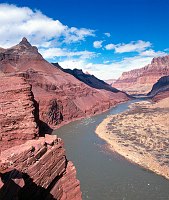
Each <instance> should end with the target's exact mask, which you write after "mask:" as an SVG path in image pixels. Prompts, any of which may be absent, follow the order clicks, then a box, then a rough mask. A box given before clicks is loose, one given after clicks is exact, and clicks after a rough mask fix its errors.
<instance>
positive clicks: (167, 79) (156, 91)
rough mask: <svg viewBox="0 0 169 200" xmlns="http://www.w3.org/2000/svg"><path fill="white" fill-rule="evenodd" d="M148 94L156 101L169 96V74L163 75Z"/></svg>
mask: <svg viewBox="0 0 169 200" xmlns="http://www.w3.org/2000/svg"><path fill="white" fill-rule="evenodd" d="M148 96H149V97H151V98H152V100H153V101H155V102H157V101H160V100H162V99H164V98H167V97H169V76H163V77H161V78H160V79H159V80H158V81H157V82H156V83H155V84H154V85H153V87H152V90H151V91H150V92H149V93H148Z"/></svg>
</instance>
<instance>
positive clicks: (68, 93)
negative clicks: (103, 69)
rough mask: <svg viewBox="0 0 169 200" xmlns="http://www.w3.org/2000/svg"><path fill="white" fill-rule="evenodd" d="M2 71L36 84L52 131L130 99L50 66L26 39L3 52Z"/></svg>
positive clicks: (42, 114)
mask: <svg viewBox="0 0 169 200" xmlns="http://www.w3.org/2000/svg"><path fill="white" fill-rule="evenodd" d="M0 72H1V73H2V74H10V75H15V76H20V77H24V78H25V79H26V81H27V83H29V84H31V85H32V91H33V94H34V97H35V100H36V101H37V103H38V104H39V114H40V120H41V121H43V122H44V123H46V124H47V125H49V126H50V127H51V128H52V127H53V128H55V127H56V125H58V124H60V123H62V122H69V121H72V120H75V119H77V118H81V117H86V116H89V115H93V114H96V113H99V112H102V111H105V110H106V109H109V108H110V107H111V106H114V105H116V104H117V103H120V102H124V101H127V100H128V99H129V97H128V96H127V95H126V94H125V93H122V92H120V91H117V90H116V91H115V92H113V91H107V90H105V89H96V88H93V87H90V86H89V85H87V84H85V83H84V82H82V81H80V80H78V79H77V78H75V77H74V76H73V75H71V74H68V73H65V72H64V71H62V70H61V69H59V68H57V67H55V66H54V65H52V64H50V63H48V62H47V61H46V60H45V59H43V57H42V56H41V55H40V54H39V52H38V50H37V48H36V47H34V46H31V44H30V43H29V42H28V41H27V39H26V38H23V40H22V41H21V42H20V43H19V44H18V45H16V46H14V47H11V48H9V49H1V50H0Z"/></svg>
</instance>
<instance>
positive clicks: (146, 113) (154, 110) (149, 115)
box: [96, 98, 169, 179]
mask: <svg viewBox="0 0 169 200" xmlns="http://www.w3.org/2000/svg"><path fill="white" fill-rule="evenodd" d="M168 118H169V98H165V99H163V100H161V101H159V102H158V103H156V104H151V103H148V102H145V103H144V102H140V103H135V104H134V105H132V106H131V108H130V110H128V111H127V112H124V113H122V114H118V115H112V116H110V117H108V118H107V119H105V120H104V121H103V122H102V123H101V124H100V125H99V126H98V127H97V129H96V133H97V134H98V135H99V136H100V137H101V138H103V139H104V140H106V141H107V142H108V144H109V147H110V148H111V149H112V150H113V151H116V152H118V153H119V154H121V155H122V156H124V157H125V158H127V159H128V160H130V161H132V162H134V163H137V164H139V165H141V166H142V167H144V168H146V169H149V170H152V171H153V172H155V173H157V174H160V175H162V176H164V177H166V178H167V179H169V149H168V146H169V137H168V133H169V120H168Z"/></svg>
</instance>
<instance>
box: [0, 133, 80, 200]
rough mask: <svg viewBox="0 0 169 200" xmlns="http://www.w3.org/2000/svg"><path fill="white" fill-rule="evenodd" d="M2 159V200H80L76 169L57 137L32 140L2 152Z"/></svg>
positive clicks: (0, 184)
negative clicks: (67, 157)
mask: <svg viewBox="0 0 169 200" xmlns="http://www.w3.org/2000/svg"><path fill="white" fill-rule="evenodd" d="M0 158H1V162H0V170H1V173H3V174H2V176H1V181H0V197H1V199H6V200H8V199H25V200H26V199H28V200H30V199H36V200H38V199H39V200H40V199H44V200H45V199H48V200H49V199H61V200H71V199H72V200H80V199H81V192H80V185H79V181H78V180H77V179H76V170H75V167H74V166H73V164H72V163H71V162H68V161H67V159H66V155H65V150H64V148H63V142H62V140H61V139H59V138H57V137H56V136H50V135H46V136H45V137H42V138H39V139H38V140H29V141H27V142H26V143H24V144H22V145H20V146H15V147H12V148H10V149H8V150H5V151H3V152H2V153H1V157H0ZM15 188H17V189H15ZM13 197H14V198H13Z"/></svg>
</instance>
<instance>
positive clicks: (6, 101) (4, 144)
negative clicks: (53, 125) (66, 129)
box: [0, 77, 39, 150]
mask: <svg viewBox="0 0 169 200" xmlns="http://www.w3.org/2000/svg"><path fill="white" fill-rule="evenodd" d="M0 97H1V98H0V150H3V149H7V148H9V147H11V146H12V145H14V144H21V143H23V142H25V141H26V140H30V139H34V138H35V137H37V136H38V132H39V130H38V126H37V120H38V113H37V112H38V111H37V109H36V108H35V102H34V98H33V94H32V91H31V86H30V85H29V84H27V83H26V82H25V81H24V79H23V78H20V77H0Z"/></svg>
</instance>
